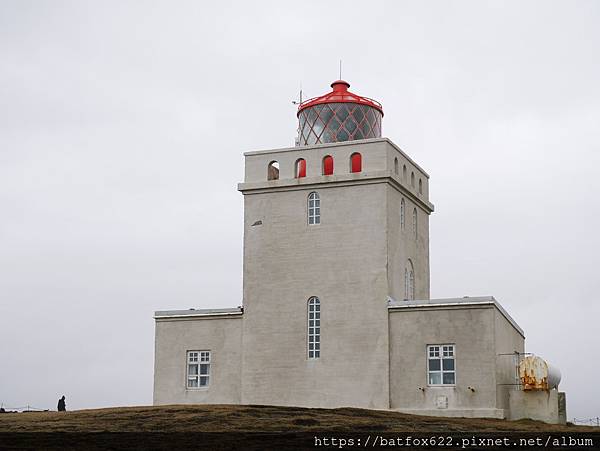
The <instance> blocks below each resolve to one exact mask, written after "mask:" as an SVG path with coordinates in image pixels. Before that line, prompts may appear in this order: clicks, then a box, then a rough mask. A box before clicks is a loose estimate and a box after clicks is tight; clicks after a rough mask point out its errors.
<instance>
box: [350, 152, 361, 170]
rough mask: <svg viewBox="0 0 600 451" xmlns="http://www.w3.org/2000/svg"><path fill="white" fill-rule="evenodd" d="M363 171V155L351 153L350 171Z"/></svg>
mask: <svg viewBox="0 0 600 451" xmlns="http://www.w3.org/2000/svg"><path fill="white" fill-rule="evenodd" d="M360 171H362V156H361V155H360V154H359V153H358V152H356V153H353V154H352V155H350V172H360Z"/></svg>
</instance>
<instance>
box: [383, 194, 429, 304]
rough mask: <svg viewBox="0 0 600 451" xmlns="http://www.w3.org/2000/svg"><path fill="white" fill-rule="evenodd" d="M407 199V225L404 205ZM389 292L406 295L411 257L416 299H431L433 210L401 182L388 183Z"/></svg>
mask: <svg viewBox="0 0 600 451" xmlns="http://www.w3.org/2000/svg"><path fill="white" fill-rule="evenodd" d="M402 199H404V209H405V218H404V228H402V225H401V219H400V209H401V207H400V205H401V202H402ZM387 205H388V218H387V221H388V226H387V227H388V243H387V244H388V293H389V295H390V296H391V297H393V298H394V299H396V300H402V299H404V298H405V287H404V270H405V268H406V267H407V266H408V260H409V259H410V261H411V262H412V265H413V268H414V273H415V299H429V212H428V211H427V210H426V209H424V208H423V207H422V206H421V205H420V204H417V203H414V202H413V201H412V200H411V198H410V197H409V196H407V195H406V192H405V191H404V190H402V189H398V186H397V185H388V188H387ZM414 208H416V209H417V237H416V238H415V236H414V233H413V228H412V227H413V224H412V215H413V209H414Z"/></svg>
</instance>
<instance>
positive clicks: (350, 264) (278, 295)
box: [242, 183, 388, 408]
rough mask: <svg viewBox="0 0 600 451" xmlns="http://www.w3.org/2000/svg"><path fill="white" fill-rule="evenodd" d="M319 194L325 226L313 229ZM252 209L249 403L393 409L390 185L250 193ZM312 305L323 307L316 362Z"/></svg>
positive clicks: (248, 213)
mask: <svg viewBox="0 0 600 451" xmlns="http://www.w3.org/2000/svg"><path fill="white" fill-rule="evenodd" d="M311 191H316V192H318V193H319V196H320V199H321V224H320V225H308V223H307V197H308V194H309V193H310V192H311ZM244 206H245V215H244V217H245V219H244V231H245V233H244V337H243V347H244V356H243V375H242V402H243V403H257V404H278V405H298V406H313V407H338V406H360V407H371V408H386V407H387V406H388V386H387V380H388V379H387V371H388V368H387V365H388V358H387V355H388V343H387V339H388V334H387V307H386V296H387V279H386V262H387V258H386V183H374V184H365V185H362V184H358V185H350V186H336V185H335V184H334V183H332V184H320V185H318V186H313V187H310V188H307V189H299V190H282V191H276V190H269V191H268V192H264V193H259V194H249V193H245V196H244ZM257 221H262V224H261V225H256V226H253V225H252V224H255V223H256V222H257ZM311 296H317V297H319V299H320V301H321V357H320V358H319V359H314V360H309V359H308V358H307V343H306V340H307V338H306V337H307V301H308V299H309V298H310V297H311Z"/></svg>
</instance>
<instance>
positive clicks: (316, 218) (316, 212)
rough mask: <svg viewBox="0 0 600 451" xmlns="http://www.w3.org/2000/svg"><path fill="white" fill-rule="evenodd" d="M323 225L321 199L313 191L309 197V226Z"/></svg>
mask: <svg viewBox="0 0 600 451" xmlns="http://www.w3.org/2000/svg"><path fill="white" fill-rule="evenodd" d="M319 224H321V197H320V196H319V193H317V192H316V191H313V192H312V193H310V194H309V195H308V225H319Z"/></svg>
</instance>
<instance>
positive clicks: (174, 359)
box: [154, 315, 242, 405]
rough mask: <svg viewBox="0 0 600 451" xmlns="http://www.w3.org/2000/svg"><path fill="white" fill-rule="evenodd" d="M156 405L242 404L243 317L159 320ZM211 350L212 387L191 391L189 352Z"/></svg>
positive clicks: (157, 331)
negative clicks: (188, 380) (188, 363)
mask: <svg viewBox="0 0 600 451" xmlns="http://www.w3.org/2000/svg"><path fill="white" fill-rule="evenodd" d="M155 333H156V338H155V353H154V404H155V405H159V404H192V403H205V404H218V403H223V404H239V403H240V402H241V379H240V377H241V363H242V356H241V350H242V316H241V315H240V316H236V317H227V318H223V317H204V318H193V319H192V318H190V319H160V320H158V319H157V320H156V331H155ZM195 350H201V351H206V350H208V351H211V368H210V373H211V374H210V384H209V386H208V387H207V388H198V389H187V388H186V380H187V374H186V372H187V351H195Z"/></svg>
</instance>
